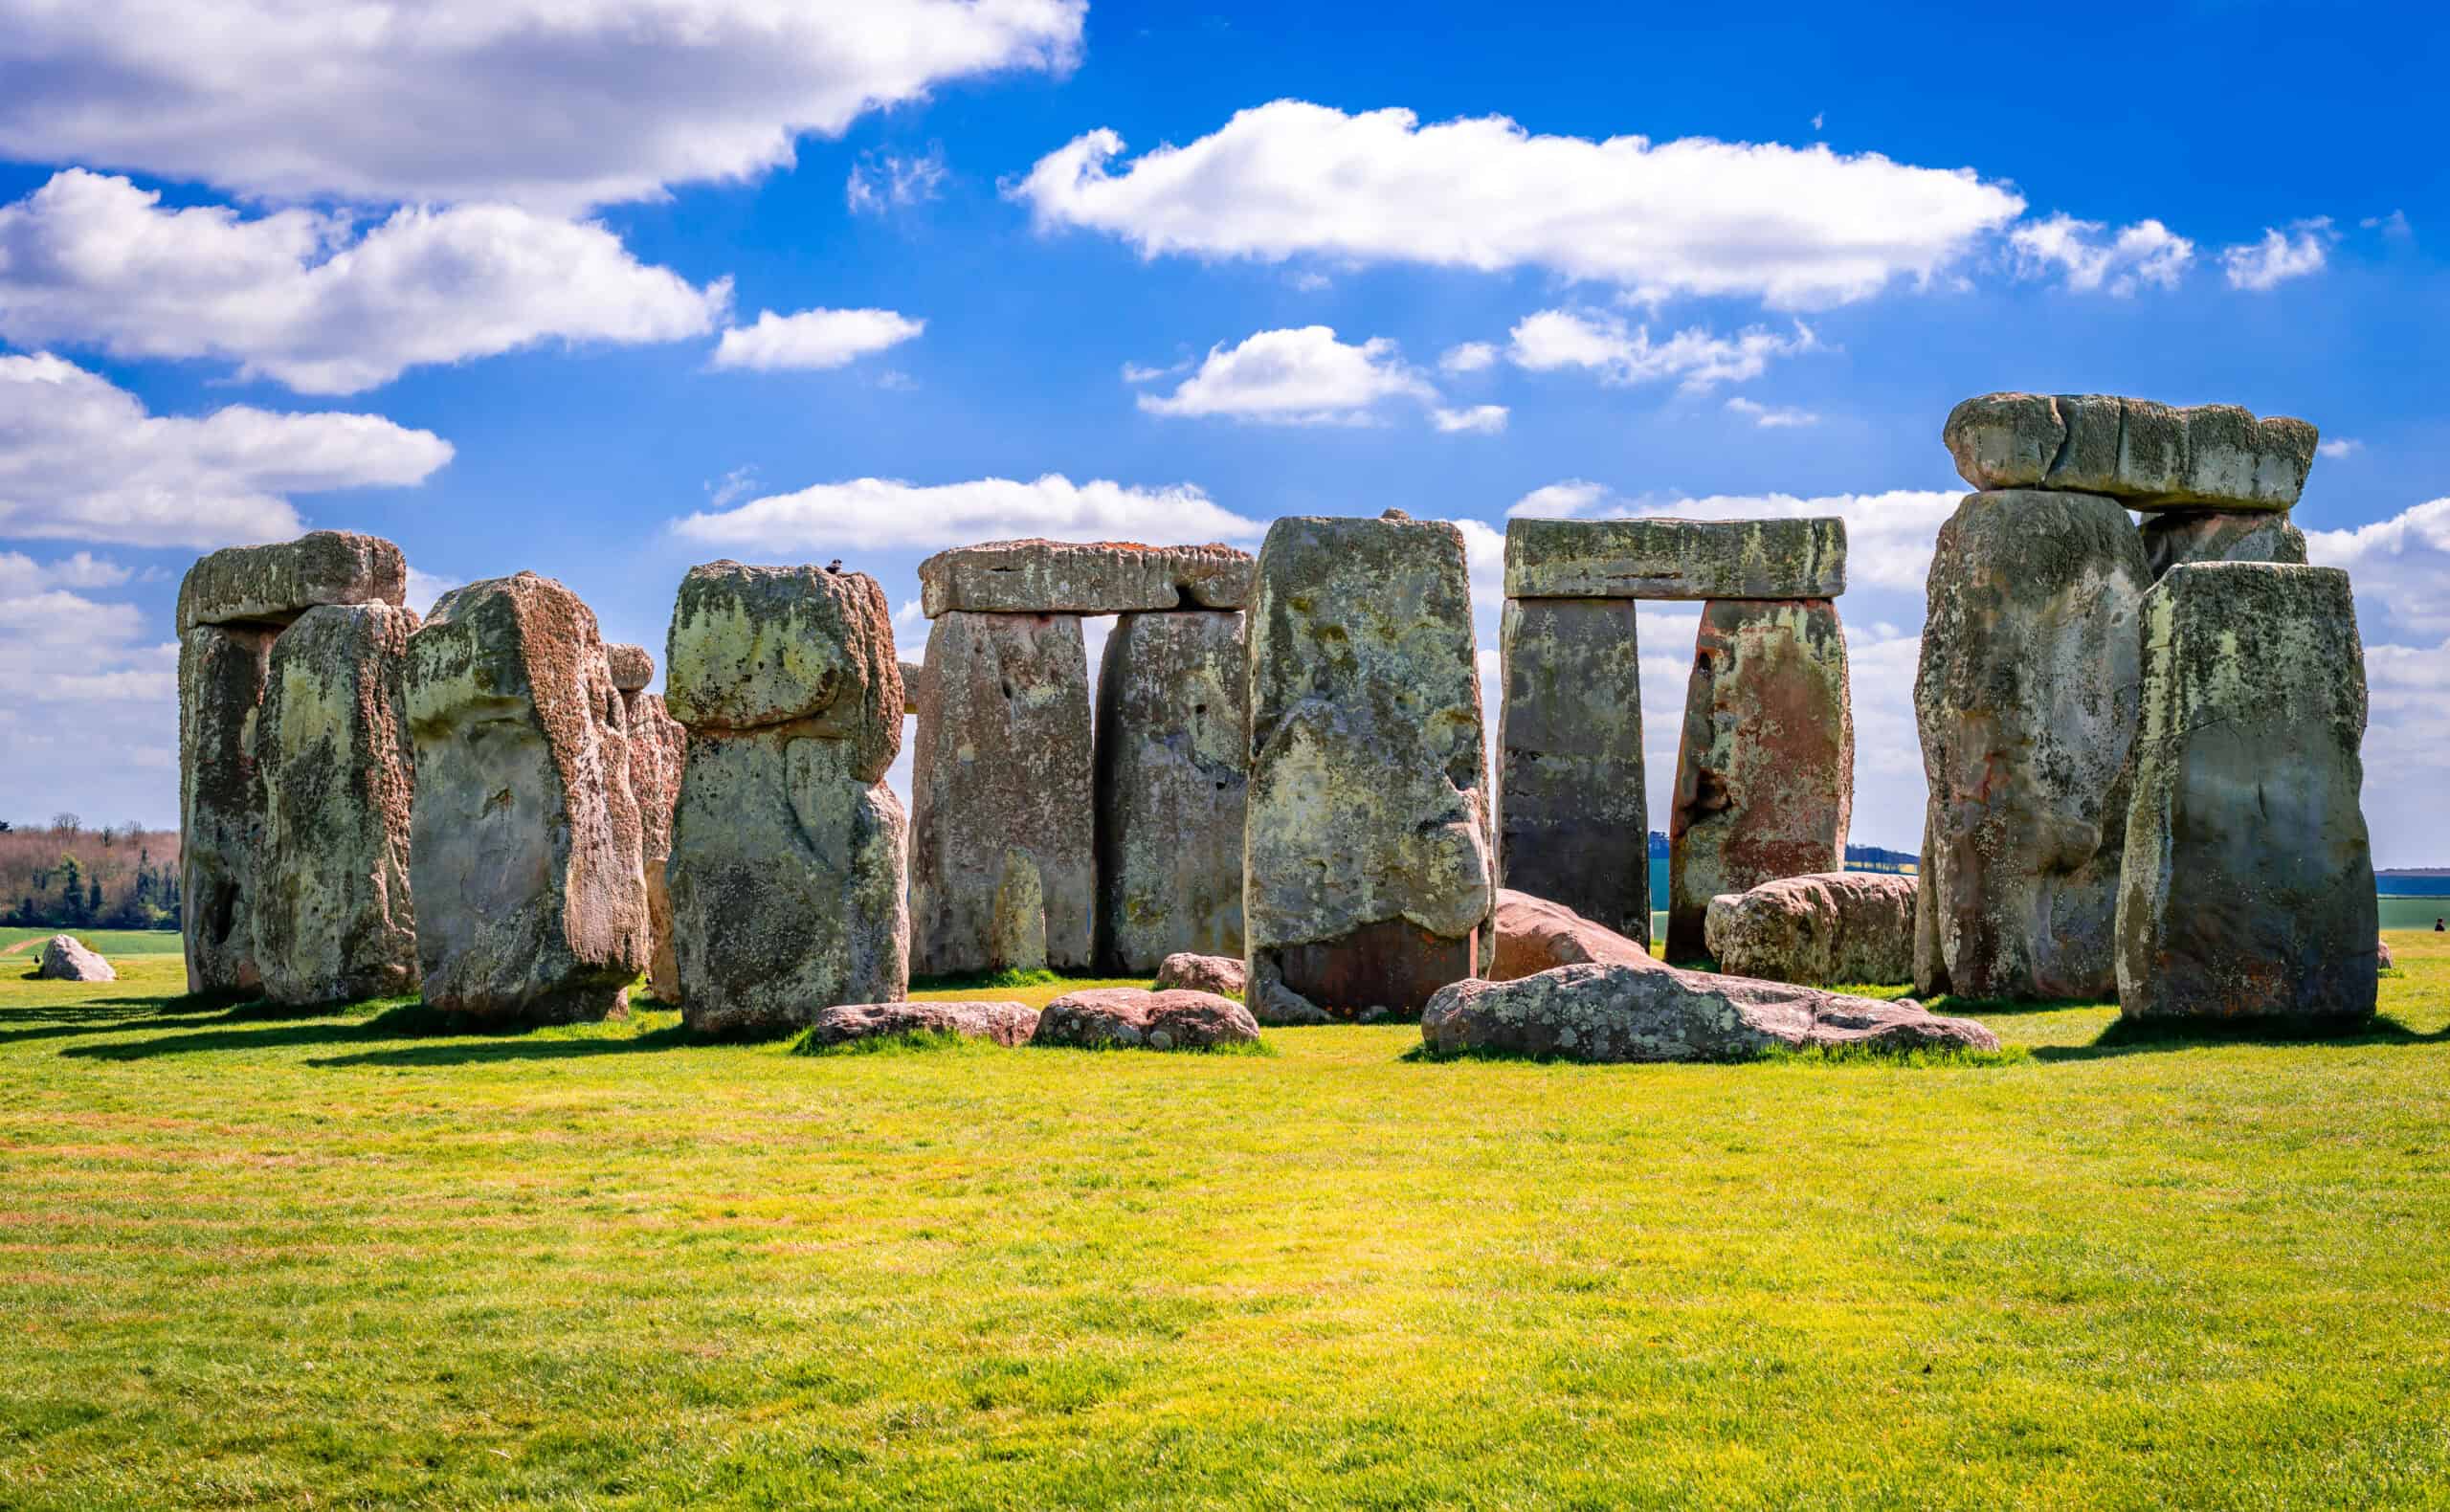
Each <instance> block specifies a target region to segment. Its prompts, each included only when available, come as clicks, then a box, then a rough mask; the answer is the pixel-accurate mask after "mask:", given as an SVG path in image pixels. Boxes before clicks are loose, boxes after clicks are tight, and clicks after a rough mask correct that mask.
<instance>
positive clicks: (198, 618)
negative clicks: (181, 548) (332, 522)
mask: <svg viewBox="0 0 2450 1512" xmlns="http://www.w3.org/2000/svg"><path fill="white" fill-rule="evenodd" d="M408 589H409V563H408V558H407V557H405V556H403V555H402V554H401V552H400V548H399V547H398V546H396V545H392V544H391V543H390V542H389V541H386V540H384V539H383V538H382V537H380V536H368V535H361V534H359V533H358V532H356V531H354V530H310V531H308V532H307V533H306V534H304V535H302V536H300V537H299V538H298V539H297V540H295V541H282V542H278V543H276V544H274V545H261V546H230V547H227V548H225V549H223V550H220V551H215V552H212V554H211V555H209V556H203V557H199V558H197V559H196V563H195V566H193V567H189V568H188V575H187V577H186V578H185V579H184V580H183V581H181V583H180V584H179V604H178V629H179V634H182V635H185V634H187V633H188V632H189V630H192V629H193V628H195V627H196V626H198V625H234V624H271V625H285V624H287V623H288V622H289V621H291V620H293V619H296V618H297V617H298V616H299V615H301V614H303V613H304V612H306V611H308V610H310V609H313V608H314V607H315V606H316V605H318V604H395V605H396V604H405V603H406V602H408Z"/></svg>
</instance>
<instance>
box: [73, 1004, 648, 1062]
mask: <svg viewBox="0 0 2450 1512" xmlns="http://www.w3.org/2000/svg"><path fill="white" fill-rule="evenodd" d="M383 1001H384V1000H381V999H378V1000H376V1001H375V1002H373V1003H334V1004H325V1005H322V1006H319V1007H311V1008H278V1007H276V1006H274V1005H272V1004H269V1003H260V1002H258V1003H245V1004H241V1005H239V1006H238V1007H236V1008H234V1009H232V1010H231V1011H229V1012H226V1013H221V1014H218V1015H215V1016H212V1017H209V1018H185V1019H169V1020H164V1019H161V1018H159V1017H153V1018H149V1019H140V1020H136V1021H132V1022H126V1023H121V1024H115V1025H112V1026H110V1030H109V1032H125V1031H129V1030H138V1029H189V1028H190V1027H192V1029H193V1031H194V1032H192V1033H187V1034H165V1035H163V1036H161V1037H160V1038H158V1039H145V1040H139V1041H137V1042H135V1043H132V1044H131V1043H126V1042H112V1043H108V1044H100V1045H71V1046H69V1047H68V1048H67V1049H65V1050H63V1051H61V1052H60V1054H61V1055H62V1056H69V1057H72V1058H77V1059H88V1060H149V1059H152V1058H153V1057H155V1056H185V1055H196V1054H200V1053H206V1052H211V1051H216V1050H277V1049H282V1048H286V1047H291V1046H317V1045H330V1046H348V1045H367V1044H381V1043H385V1042H390V1041H398V1040H415V1039H440V1038H445V1037H451V1038H461V1037H464V1036H472V1035H473V1036H483V1038H482V1040H481V1041H480V1042H479V1043H478V1044H473V1045H471V1044H464V1043H458V1044H450V1045H433V1046H429V1047H426V1048H427V1053H430V1054H431V1055H433V1056H441V1057H446V1058H439V1059H430V1060H426V1061H424V1062H423V1063H429V1064H446V1063H450V1061H449V1059H448V1058H447V1057H449V1056H453V1055H454V1054H457V1056H458V1058H460V1059H468V1060H478V1059H484V1058H487V1056H486V1052H487V1051H489V1050H490V1051H492V1052H494V1053H495V1054H496V1055H500V1054H501V1053H503V1052H510V1053H517V1052H519V1051H520V1050H522V1049H523V1048H526V1049H529V1051H530V1053H531V1054H535V1055H541V1056H553V1055H560V1056H568V1055H590V1054H593V1055H603V1054H610V1053H613V1052H622V1051H631V1050H661V1049H668V1048H671V1047H672V1046H673V1045H674V1044H676V1043H689V1042H694V1036H689V1035H687V1034H686V1033H685V1032H683V1031H680V1030H679V1029H677V1028H675V1029H664V1030H651V1031H649V1032H647V1033H645V1034H636V1035H632V1036H629V1037H626V1038H621V1039H601V1040H589V1039H531V1038H529V1037H528V1036H532V1035H534V1034H537V1032H538V1031H539V1030H540V1029H541V1028H543V1027H544V1026H541V1025H535V1024H523V1023H511V1024H492V1023H484V1022H479V1021H476V1020H471V1019H469V1018H467V1017H466V1016H465V1015H462V1014H457V1013H447V1012H442V1011H441V1010H439V1009H432V1008H428V1007H426V1006H425V1005H424V1004H422V1003H414V1002H411V1003H397V1002H394V1003H393V1005H392V1006H390V1007H388V1008H383V1010H382V1012H377V1013H375V1014H374V1015H373V1016H372V1017H370V1018H357V1017H342V1016H339V1015H343V1014H350V1013H354V1012H359V1011H362V1010H364V1009H367V1008H369V1007H380V1006H381V1004H382V1002H383ZM255 1023H270V1024H276V1025H280V1026H283V1027H278V1028H272V1029H260V1030H247V1029H244V1028H238V1027H230V1028H223V1027H220V1026H224V1025H228V1026H241V1025H246V1024H255ZM94 1032H96V1031H91V1030H85V1031H79V1033H94ZM556 1047H558V1048H556ZM399 1054H402V1055H415V1054H419V1053H417V1052H399ZM372 1059H373V1057H372V1056H371V1055H368V1056H344V1057H334V1058H330V1059H323V1060H309V1061H308V1062H307V1064H308V1065H313V1066H328V1065H340V1064H347V1063H353V1062H367V1063H371V1061H372Z"/></svg>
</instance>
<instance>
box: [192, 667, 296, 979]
mask: <svg viewBox="0 0 2450 1512" xmlns="http://www.w3.org/2000/svg"><path fill="white" fill-rule="evenodd" d="M272 642H273V632H272V631H270V630H267V629H262V628H259V627H256V626H253V625H199V626H197V627H195V628H194V629H192V630H189V631H188V632H187V633H186V634H183V635H181V636H180V637H179V875H180V883H179V888H180V891H179V896H180V899H181V914H180V934H181V937H182V943H183V945H184V946H185V949H186V952H187V965H188V990H189V991H190V992H252V991H254V990H256V989H257V988H258V987H260V986H261V985H262V983H263V977H262V973H261V972H260V970H258V968H257V967H256V945H255V922H254V911H255V903H256V871H257V867H256V856H257V853H258V850H259V848H260V846H261V844H262V840H263V814H264V785H263V775H262V773H261V772H260V771H259V770H258V769H257V767H256V723H257V717H258V715H259V713H260V711H261V709H262V707H263V700H264V684H265V682H266V681H267V680H268V679H269V678H271V676H272Z"/></svg>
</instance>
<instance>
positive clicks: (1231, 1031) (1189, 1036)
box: [1030, 987, 1259, 1050]
mask: <svg viewBox="0 0 2450 1512" xmlns="http://www.w3.org/2000/svg"><path fill="white" fill-rule="evenodd" d="M1258 1037H1259V1026H1258V1020H1257V1019H1255V1018H1253V1017H1252V1016H1251V1012H1250V1010H1249V1009H1246V1008H1244V1007H1243V1006H1242V1005H1241V1004H1239V1003H1236V1002H1235V1001H1234V1000H1233V999H1232V998H1230V997H1219V996H1217V995H1216V994H1215V993H1214V992H1194V991H1192V990H1191V989H1187V988H1169V989H1166V990H1164V991H1162V992H1150V991H1146V990H1144V989H1140V988H1136V987H1088V988H1082V989H1080V991H1077V992H1071V993H1067V994H1065V995H1064V996H1062V997H1058V998H1057V999H1056V1000H1055V1001H1054V1002H1052V1003H1049V1004H1047V1005H1046V1011H1045V1012H1042V1013H1040V1014H1039V1015H1038V1018H1037V1027H1036V1029H1034V1030H1033V1031H1031V1033H1030V1043H1031V1044H1033V1045H1069V1046H1075V1047H1078V1048H1081V1049H1091V1050H1095V1049H1133V1050H1213V1049H1214V1048H1215V1047H1217V1046H1218V1045H1247V1044H1250V1043H1252V1042H1253V1041H1255V1040H1257V1039H1258Z"/></svg>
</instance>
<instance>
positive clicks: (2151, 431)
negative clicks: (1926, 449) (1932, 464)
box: [1941, 393, 2318, 512]
mask: <svg viewBox="0 0 2450 1512" xmlns="http://www.w3.org/2000/svg"><path fill="white" fill-rule="evenodd" d="M1941 439H1942V440H1943V441H1944V442H1945V443H1946V445H1947V446H1948V449H1949V456H1951V457H1953V458H1955V460H1956V470H1957V473H1958V476H1960V477H1962V478H1964V479H1965V480H1966V481H1967V482H1969V483H1971V484H1972V485H1973V486H1974V487H1975V488H1979V489H1986V490H2013V489H2032V488H2040V489H2051V490H2058V491H2064V492H2070V493H2081V494H2098V495H2101V496H2103V497H2105V498H2110V499H2115V500H2118V501H2119V502H2120V503H2122V504H2124V505H2126V506H2127V508H2129V509H2187V510H2205V509H2215V510H2240V511H2246V512H2260V511H2268V510H2283V509H2287V508H2289V507H2291V506H2292V505H2294V504H2295V503H2296V502H2297V496H2298V495H2299V494H2300V493H2302V492H2303V491H2304V490H2305V474H2306V472H2307V470H2308V469H2310V468H2311V467H2312V466H2313V464H2314V443H2315V441H2316V440H2317V439H2318V436H2317V433H2316V432H2315V430H2314V428H2313V427H2312V426H2310V425H2308V424H2306V423H2305V421H2303V420H2291V419H2285V418H2282V417H2277V416H2275V417H2274V418H2271V419H2268V420H2258V419H2256V418H2255V417H2254V416H2253V415H2252V414H2250V413H2248V412H2247V411H2243V410H2240V409H2238V408H2237V407H2236V406H2235V405H2221V404H2211V405H2198V406H2196V407H2195V408H2194V409H2189V410H2177V409H2172V408H2171V407H2170V406H2168V405H2165V404H2155V403H2153V402H2152V401H2151V400H2149V399H2126V398H2120V397H2118V396H2116V395H2112V394H2033V393H1989V394H1983V395H1981V396H1980V397H1978V398H1973V399H1968V400H1966V401H1965V402H1964V403H1963V404H1960V405H1958V406H1957V407H1956V408H1955V409H1954V410H1952V411H1949V418H1948V424H1947V426H1946V427H1945V428H1944V429H1943V430H1942V432H1941Z"/></svg>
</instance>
